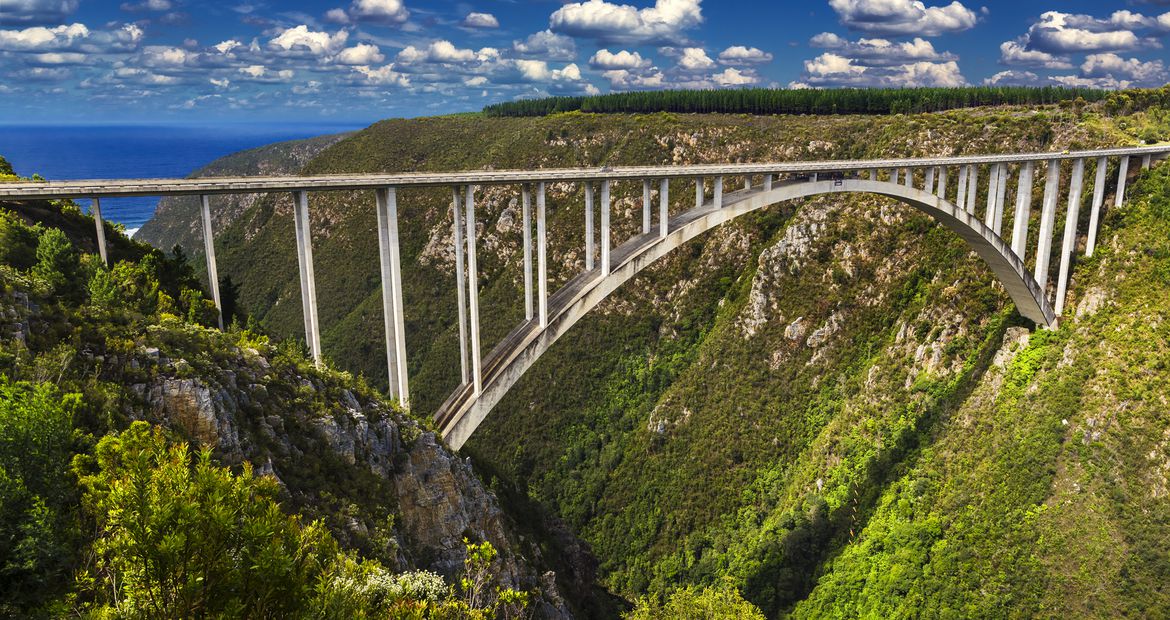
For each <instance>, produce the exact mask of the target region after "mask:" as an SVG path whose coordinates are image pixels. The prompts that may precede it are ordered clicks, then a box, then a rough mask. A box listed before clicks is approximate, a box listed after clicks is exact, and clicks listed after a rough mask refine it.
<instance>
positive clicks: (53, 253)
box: [32, 228, 81, 299]
mask: <svg viewBox="0 0 1170 620" xmlns="http://www.w3.org/2000/svg"><path fill="white" fill-rule="evenodd" d="M80 270H81V261H80V259H79V258H78V255H77V251H76V250H75V249H74V248H73V244H72V243H70V242H69V238H68V237H66V236H65V233H63V232H61V230H60V229H57V228H49V229H47V230H45V231H44V232H43V233H41V237H40V239H39V240H38V241H37V264H36V265H34V266H33V270H32V272H33V276H34V277H36V278H37V279H38V280H40V281H42V282H44V283H45V284H46V285H47V286H48V288H49V292H50V293H51V294H53V295H57V296H61V297H66V298H68V299H77V298H79V297H80V294H81V290H80V287H79V286H78V284H79V281H78V280H79V278H78V273H79V272H80Z"/></svg>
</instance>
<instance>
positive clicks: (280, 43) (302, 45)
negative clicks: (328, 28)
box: [268, 24, 349, 56]
mask: <svg viewBox="0 0 1170 620" xmlns="http://www.w3.org/2000/svg"><path fill="white" fill-rule="evenodd" d="M348 39H349V32H348V31H346V30H338V31H337V32H336V33H334V34H329V33H328V32H315V31H312V30H309V27H308V26H305V25H304V24H302V25H300V26H297V27H295V28H288V29H285V30H284V31H283V32H281V33H280V34H279V35H277V36H276V37H274V38H273V39H272V40H271V41H269V42H268V49H270V50H272V51H275V52H278V53H290V54H304V53H305V52H308V53H309V54H312V55H314V56H332V55H333V54H336V53H337V52H339V51H341V49H342V48H343V47H344V46H345V42H346V40H348Z"/></svg>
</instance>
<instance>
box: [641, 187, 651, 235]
mask: <svg viewBox="0 0 1170 620" xmlns="http://www.w3.org/2000/svg"><path fill="white" fill-rule="evenodd" d="M642 234H643V235H647V234H650V179H643V180H642Z"/></svg>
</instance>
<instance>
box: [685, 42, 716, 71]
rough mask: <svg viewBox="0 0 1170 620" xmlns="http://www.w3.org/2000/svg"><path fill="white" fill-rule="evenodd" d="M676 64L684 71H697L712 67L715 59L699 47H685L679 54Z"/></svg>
mask: <svg viewBox="0 0 1170 620" xmlns="http://www.w3.org/2000/svg"><path fill="white" fill-rule="evenodd" d="M678 66H679V68H680V69H682V70H684V71H690V72H699V71H706V70H708V69H713V68H714V67H715V61H714V60H711V57H710V56H708V55H707V52H706V51H704V50H703V48H701V47H686V48H683V49H682V51H681V53H680V55H679V59H678Z"/></svg>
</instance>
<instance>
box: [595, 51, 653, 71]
mask: <svg viewBox="0 0 1170 620" xmlns="http://www.w3.org/2000/svg"><path fill="white" fill-rule="evenodd" d="M650 64H651V63H650V61H649V60H647V59H645V58H642V55H641V54H639V53H638V52H628V51H626V50H621V51H619V52H618V53H616V54H614V53H613V52H610V51H609V50H607V49H601V50H597V53H596V54H594V55H593V57H592V58H590V59H589V66H590V67H592V68H594V69H600V70H609V69H645V68H648V67H649V66H650Z"/></svg>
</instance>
